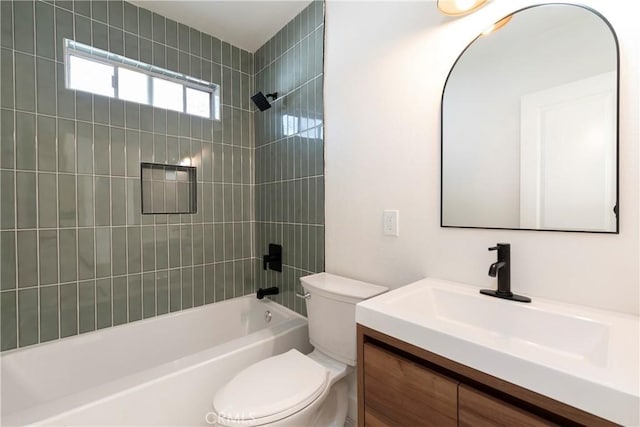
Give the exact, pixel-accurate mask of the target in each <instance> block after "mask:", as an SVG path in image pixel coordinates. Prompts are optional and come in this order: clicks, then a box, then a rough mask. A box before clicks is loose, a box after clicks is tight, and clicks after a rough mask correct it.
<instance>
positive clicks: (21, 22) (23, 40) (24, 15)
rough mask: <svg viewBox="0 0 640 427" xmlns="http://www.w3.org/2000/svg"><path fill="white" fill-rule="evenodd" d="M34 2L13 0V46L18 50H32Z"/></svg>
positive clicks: (31, 52) (29, 51)
mask: <svg viewBox="0 0 640 427" xmlns="http://www.w3.org/2000/svg"><path fill="white" fill-rule="evenodd" d="M34 16H35V12H34V2H32V1H14V2H13V19H14V32H15V34H14V47H15V49H16V50H18V51H20V52H26V53H30V54H33V53H34V52H35V50H34V40H33V36H34V28H33V25H34Z"/></svg>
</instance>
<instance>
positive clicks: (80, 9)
mask: <svg viewBox="0 0 640 427" xmlns="http://www.w3.org/2000/svg"><path fill="white" fill-rule="evenodd" d="M73 11H74V12H75V13H76V14H79V15H82V16H86V17H89V18H90V17H91V0H74V1H73Z"/></svg>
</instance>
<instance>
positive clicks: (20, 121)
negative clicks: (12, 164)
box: [15, 112, 36, 170]
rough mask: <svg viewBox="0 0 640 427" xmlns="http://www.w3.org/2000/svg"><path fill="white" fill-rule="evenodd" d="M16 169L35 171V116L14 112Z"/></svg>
mask: <svg viewBox="0 0 640 427" xmlns="http://www.w3.org/2000/svg"><path fill="white" fill-rule="evenodd" d="M15 132H16V167H17V168H18V169H29V170H35V169H36V116H35V115H33V114H29V113H23V112H16V129H15Z"/></svg>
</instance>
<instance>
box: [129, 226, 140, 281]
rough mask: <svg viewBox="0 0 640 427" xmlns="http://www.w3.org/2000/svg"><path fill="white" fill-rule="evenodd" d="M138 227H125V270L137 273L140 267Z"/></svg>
mask: <svg viewBox="0 0 640 427" xmlns="http://www.w3.org/2000/svg"><path fill="white" fill-rule="evenodd" d="M140 239H141V237H140V227H127V258H128V260H127V272H128V273H129V274H131V273H139V272H140V269H141V264H142V262H141V261H142V260H141V254H140V241H141V240H140Z"/></svg>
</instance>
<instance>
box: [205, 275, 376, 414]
mask: <svg viewBox="0 0 640 427" xmlns="http://www.w3.org/2000/svg"><path fill="white" fill-rule="evenodd" d="M300 281H301V282H302V287H303V288H304V290H305V294H304V296H303V297H304V298H305V299H306V304H307V315H308V318H309V338H310V341H311V344H313V346H314V347H315V350H314V351H313V352H312V353H310V354H307V355H304V354H302V353H300V352H299V351H297V350H290V351H288V352H287V353H283V354H280V355H278V356H273V357H270V358H268V359H264V360H261V361H259V362H257V363H255V364H253V365H251V366H249V367H248V368H246V369H244V370H242V371H241V372H240V373H238V374H237V375H236V376H235V377H234V378H233V379H232V380H231V381H229V382H228V383H227V384H226V385H224V386H223V387H222V388H221V389H220V390H219V391H218V392H217V393H216V395H215V397H214V399H213V408H214V411H215V413H216V415H217V422H218V423H219V425H222V426H228V427H235V426H264V425H268V426H317V427H321V426H322V427H329V426H335V427H343V425H344V422H345V419H346V416H347V409H348V406H349V402H348V397H347V391H348V390H347V389H348V386H347V382H346V378H345V377H346V376H347V374H348V373H349V372H351V370H352V369H353V367H354V366H355V364H356V321H355V308H356V304H357V303H358V302H360V301H364V300H365V299H368V298H371V297H373V296H376V295H379V294H381V293H383V292H386V291H387V288H385V287H383V286H377V285H372V284H370V283H365V282H360V281H357V280H351V279H347V278H344V277H339V276H334V275H332V274H327V273H320V274H314V275H311V276H306V277H302V278H300Z"/></svg>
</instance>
